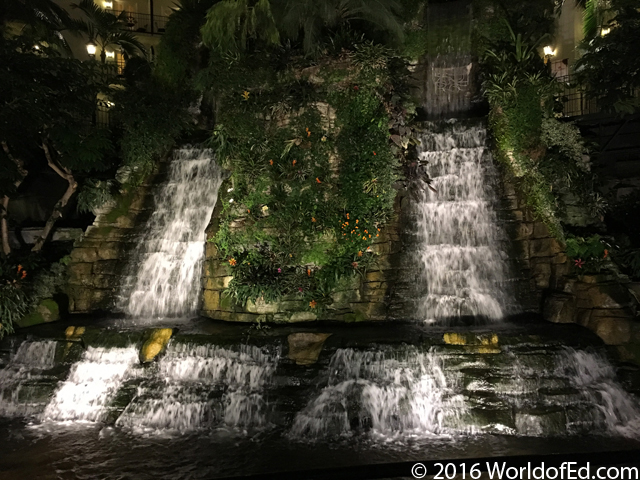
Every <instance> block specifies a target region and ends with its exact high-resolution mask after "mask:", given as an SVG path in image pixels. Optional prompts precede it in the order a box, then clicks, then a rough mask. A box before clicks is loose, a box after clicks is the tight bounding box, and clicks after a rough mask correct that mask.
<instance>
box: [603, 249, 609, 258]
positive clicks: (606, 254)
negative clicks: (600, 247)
mask: <svg viewBox="0 0 640 480" xmlns="http://www.w3.org/2000/svg"><path fill="white" fill-rule="evenodd" d="M608 255H609V250H606V249H605V251H604V257H602V258H607V256H608Z"/></svg>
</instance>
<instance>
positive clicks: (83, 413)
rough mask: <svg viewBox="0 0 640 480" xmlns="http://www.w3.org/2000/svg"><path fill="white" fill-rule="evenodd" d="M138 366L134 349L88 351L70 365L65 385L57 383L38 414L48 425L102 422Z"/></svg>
mask: <svg viewBox="0 0 640 480" xmlns="http://www.w3.org/2000/svg"><path fill="white" fill-rule="evenodd" d="M137 363H138V349H137V348H135V346H132V347H127V348H101V347H100V348H95V347H89V348H88V349H87V350H86V352H85V353H84V354H83V356H82V358H81V359H80V361H78V362H77V363H74V364H73V366H72V367H71V372H70V373H69V377H68V378H67V380H66V381H64V382H61V383H60V385H59V387H58V389H57V390H56V392H55V394H54V396H53V398H52V399H51V401H50V402H49V404H48V405H47V408H46V409H45V411H44V413H43V414H42V419H43V420H49V421H57V422H59V421H88V422H98V421H101V420H103V419H104V417H105V415H106V414H107V412H108V409H109V406H110V402H111V400H113V398H114V397H115V395H116V393H117V392H118V389H119V388H120V386H121V385H122V384H123V382H124V381H125V379H126V377H127V374H128V373H129V372H130V371H131V369H132V368H133V367H134V365H136V364H137Z"/></svg>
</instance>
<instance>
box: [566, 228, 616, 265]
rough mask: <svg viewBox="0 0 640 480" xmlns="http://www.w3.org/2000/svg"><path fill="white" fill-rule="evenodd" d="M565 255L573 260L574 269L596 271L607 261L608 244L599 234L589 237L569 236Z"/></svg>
mask: <svg viewBox="0 0 640 480" xmlns="http://www.w3.org/2000/svg"><path fill="white" fill-rule="evenodd" d="M566 247H567V250H566V251H567V257H569V259H571V260H573V265H574V269H575V271H577V272H581V273H596V272H600V271H601V270H602V268H603V267H604V266H605V265H606V263H607V262H608V261H609V259H608V257H609V249H610V246H609V245H608V244H606V243H604V241H603V240H602V238H601V237H600V235H591V236H590V237H587V238H584V237H576V236H569V237H567V239H566Z"/></svg>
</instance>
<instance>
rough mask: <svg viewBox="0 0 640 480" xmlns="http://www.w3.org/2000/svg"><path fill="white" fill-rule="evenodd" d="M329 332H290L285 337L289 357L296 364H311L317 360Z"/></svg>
mask: <svg viewBox="0 0 640 480" xmlns="http://www.w3.org/2000/svg"><path fill="white" fill-rule="evenodd" d="M330 336H331V334H330V333H308V332H304V333H292V334H291V335H289V336H288V337H287V341H288V342H289V355H288V356H289V358H290V359H291V360H293V361H294V362H296V365H312V364H314V363H316V362H317V361H318V356H319V355H320V351H321V350H322V346H323V345H324V342H325V341H326V340H327V338H329V337H330Z"/></svg>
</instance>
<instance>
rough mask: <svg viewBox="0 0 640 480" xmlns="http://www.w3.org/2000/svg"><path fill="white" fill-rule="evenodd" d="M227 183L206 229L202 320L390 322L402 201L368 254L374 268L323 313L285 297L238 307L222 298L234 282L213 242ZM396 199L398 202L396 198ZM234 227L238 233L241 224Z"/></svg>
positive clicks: (350, 284)
mask: <svg viewBox="0 0 640 480" xmlns="http://www.w3.org/2000/svg"><path fill="white" fill-rule="evenodd" d="M228 187H229V185H227V182H225V183H223V185H222V186H221V187H220V192H221V193H220V199H219V201H218V203H217V205H216V208H215V209H214V211H213V214H212V219H211V223H210V224H209V227H208V228H207V240H208V241H207V245H206V253H205V256H206V258H205V263H204V272H203V277H204V278H203V287H204V289H203V303H202V311H201V315H202V316H204V317H208V318H213V319H216V320H225V321H232V322H258V323H261V322H275V323H293V322H309V321H314V320H333V321H342V322H360V321H365V320H386V319H387V318H388V317H389V296H390V294H391V285H393V280H394V279H395V278H396V275H397V268H395V265H397V262H396V261H395V260H394V256H395V255H396V254H397V253H398V252H399V251H400V248H401V246H400V243H401V242H400V226H401V222H400V218H401V212H400V201H399V199H398V200H397V201H396V208H395V214H394V217H393V219H392V220H391V221H390V222H389V224H388V225H387V226H386V227H385V228H384V229H382V231H381V232H380V237H378V238H377V239H376V241H375V243H374V244H373V245H372V247H371V250H372V251H373V252H375V253H376V254H377V257H376V258H377V261H376V262H375V265H374V266H373V267H372V268H370V269H369V270H368V271H367V272H366V273H364V274H363V275H362V276H355V277H354V278H353V279H352V280H350V281H345V282H344V283H343V285H342V287H341V288H339V289H338V290H337V291H335V292H334V293H333V303H332V304H331V305H329V306H328V308H326V309H325V310H323V311H320V312H314V311H312V310H310V309H309V307H308V306H307V304H306V303H305V302H303V301H302V300H300V299H299V298H298V297H296V296H290V297H285V298H283V299H282V300H281V301H279V302H277V303H266V302H264V301H258V302H256V303H252V302H248V303H247V305H245V306H242V305H238V304H236V303H235V302H234V301H233V300H232V299H231V298H230V297H228V296H227V295H225V293H224V290H225V289H226V287H228V286H229V282H230V281H231V279H232V278H233V277H232V276H231V268H230V266H229V265H228V264H227V263H226V262H225V260H224V259H223V258H221V257H220V256H218V252H217V249H216V247H215V245H214V244H213V243H211V242H210V240H212V239H213V238H214V237H215V235H216V233H217V231H218V228H219V221H218V216H219V212H220V210H221V209H222V205H223V204H224V202H225V201H228V200H227V199H226V198H225V193H224V192H226V191H227V189H228ZM399 198H400V197H399ZM232 228H236V229H241V228H243V227H242V221H239V222H238V224H237V225H235V226H233V225H232Z"/></svg>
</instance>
